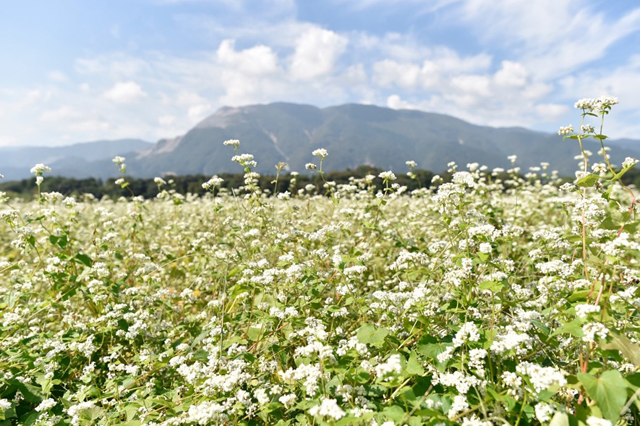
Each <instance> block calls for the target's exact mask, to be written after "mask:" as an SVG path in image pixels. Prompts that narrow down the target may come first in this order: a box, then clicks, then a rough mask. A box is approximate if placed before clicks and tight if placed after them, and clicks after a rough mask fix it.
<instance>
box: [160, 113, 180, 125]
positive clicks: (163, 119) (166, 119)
mask: <svg viewBox="0 0 640 426" xmlns="http://www.w3.org/2000/svg"><path fill="white" fill-rule="evenodd" d="M175 122H176V117H174V116H173V115H162V116H160V117H158V124H160V125H161V126H171V125H172V124H173V123H175Z"/></svg>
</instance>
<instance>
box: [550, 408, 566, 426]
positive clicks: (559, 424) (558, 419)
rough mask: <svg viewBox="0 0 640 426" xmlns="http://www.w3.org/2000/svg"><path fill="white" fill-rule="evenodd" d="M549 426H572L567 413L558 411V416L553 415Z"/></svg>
mask: <svg viewBox="0 0 640 426" xmlns="http://www.w3.org/2000/svg"><path fill="white" fill-rule="evenodd" d="M549 426H570V423H569V416H568V415H567V413H562V412H560V411H556V414H554V415H553V418H552V419H551V423H549Z"/></svg>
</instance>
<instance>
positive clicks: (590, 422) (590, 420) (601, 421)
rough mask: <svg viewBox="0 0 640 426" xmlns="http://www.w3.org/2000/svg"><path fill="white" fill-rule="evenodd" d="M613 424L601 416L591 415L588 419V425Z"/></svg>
mask: <svg viewBox="0 0 640 426" xmlns="http://www.w3.org/2000/svg"><path fill="white" fill-rule="evenodd" d="M612 425H613V424H612V423H611V422H610V421H609V420H607V419H601V418H599V417H593V416H589V418H588V419H587V426H612Z"/></svg>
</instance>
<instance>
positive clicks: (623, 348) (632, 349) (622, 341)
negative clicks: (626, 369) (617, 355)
mask: <svg viewBox="0 0 640 426" xmlns="http://www.w3.org/2000/svg"><path fill="white" fill-rule="evenodd" d="M600 347H601V348H602V349H604V350H611V349H617V350H619V351H620V352H622V355H624V356H625V357H626V358H628V359H629V361H631V362H632V363H633V364H634V365H635V366H636V367H640V345H638V344H637V343H633V342H632V341H631V340H629V339H628V338H627V337H626V336H623V335H620V334H613V337H612V338H611V342H609V343H604V342H603V343H600Z"/></svg>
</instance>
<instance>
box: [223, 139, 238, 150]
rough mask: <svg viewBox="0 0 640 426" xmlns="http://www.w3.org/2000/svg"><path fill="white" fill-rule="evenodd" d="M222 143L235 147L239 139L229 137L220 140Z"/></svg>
mask: <svg viewBox="0 0 640 426" xmlns="http://www.w3.org/2000/svg"><path fill="white" fill-rule="evenodd" d="M222 144H223V145H227V146H232V147H234V148H237V147H238V146H240V141H239V140H237V139H229V140H227V141H224V142H222Z"/></svg>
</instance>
